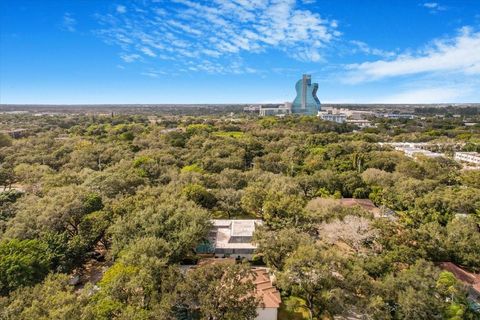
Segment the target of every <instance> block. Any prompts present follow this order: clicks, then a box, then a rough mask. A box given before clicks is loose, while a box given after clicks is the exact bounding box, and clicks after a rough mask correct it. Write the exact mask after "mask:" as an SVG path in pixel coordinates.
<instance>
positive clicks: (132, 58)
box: [120, 54, 141, 63]
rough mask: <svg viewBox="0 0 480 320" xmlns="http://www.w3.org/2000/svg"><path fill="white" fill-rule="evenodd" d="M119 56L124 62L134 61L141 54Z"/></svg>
mask: <svg viewBox="0 0 480 320" xmlns="http://www.w3.org/2000/svg"><path fill="white" fill-rule="evenodd" d="M120 58H121V59H122V60H123V61H125V62H128V63H130V62H134V61H136V60H139V59H140V58H141V56H140V55H139V54H122V55H120Z"/></svg>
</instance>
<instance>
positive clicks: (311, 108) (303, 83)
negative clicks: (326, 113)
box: [291, 74, 320, 115]
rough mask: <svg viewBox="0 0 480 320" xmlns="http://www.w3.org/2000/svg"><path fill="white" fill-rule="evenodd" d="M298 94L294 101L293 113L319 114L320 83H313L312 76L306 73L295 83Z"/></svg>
mask: <svg viewBox="0 0 480 320" xmlns="http://www.w3.org/2000/svg"><path fill="white" fill-rule="evenodd" d="M295 90H297V96H296V97H295V100H293V103H292V109H291V110H292V113H293V114H305V115H317V113H318V112H319V111H320V100H319V99H318V97H317V90H318V83H312V76H311V75H309V74H304V75H303V76H302V79H300V80H298V81H297V83H296V84H295Z"/></svg>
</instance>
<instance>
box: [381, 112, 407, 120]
mask: <svg viewBox="0 0 480 320" xmlns="http://www.w3.org/2000/svg"><path fill="white" fill-rule="evenodd" d="M377 117H379V118H388V119H415V118H416V116H415V115H413V114H406V113H378V114H377Z"/></svg>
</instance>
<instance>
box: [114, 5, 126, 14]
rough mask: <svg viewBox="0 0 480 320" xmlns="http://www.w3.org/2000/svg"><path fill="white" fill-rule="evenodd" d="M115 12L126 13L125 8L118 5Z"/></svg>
mask: <svg viewBox="0 0 480 320" xmlns="http://www.w3.org/2000/svg"><path fill="white" fill-rule="evenodd" d="M116 10H117V12H118V13H126V12H127V8H126V7H125V6H123V5H118V6H117V8H116Z"/></svg>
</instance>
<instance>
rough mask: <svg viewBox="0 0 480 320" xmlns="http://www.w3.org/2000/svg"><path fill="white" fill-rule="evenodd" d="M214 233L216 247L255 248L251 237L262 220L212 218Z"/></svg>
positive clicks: (213, 239) (213, 241)
mask: <svg viewBox="0 0 480 320" xmlns="http://www.w3.org/2000/svg"><path fill="white" fill-rule="evenodd" d="M212 223H213V227H214V228H215V230H214V233H215V234H214V235H213V238H212V239H211V240H212V243H215V247H216V248H232V249H255V248H256V246H255V245H254V244H252V243H251V238H252V237H253V233H254V231H255V227H256V226H257V225H261V224H262V223H263V222H262V220H212Z"/></svg>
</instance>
